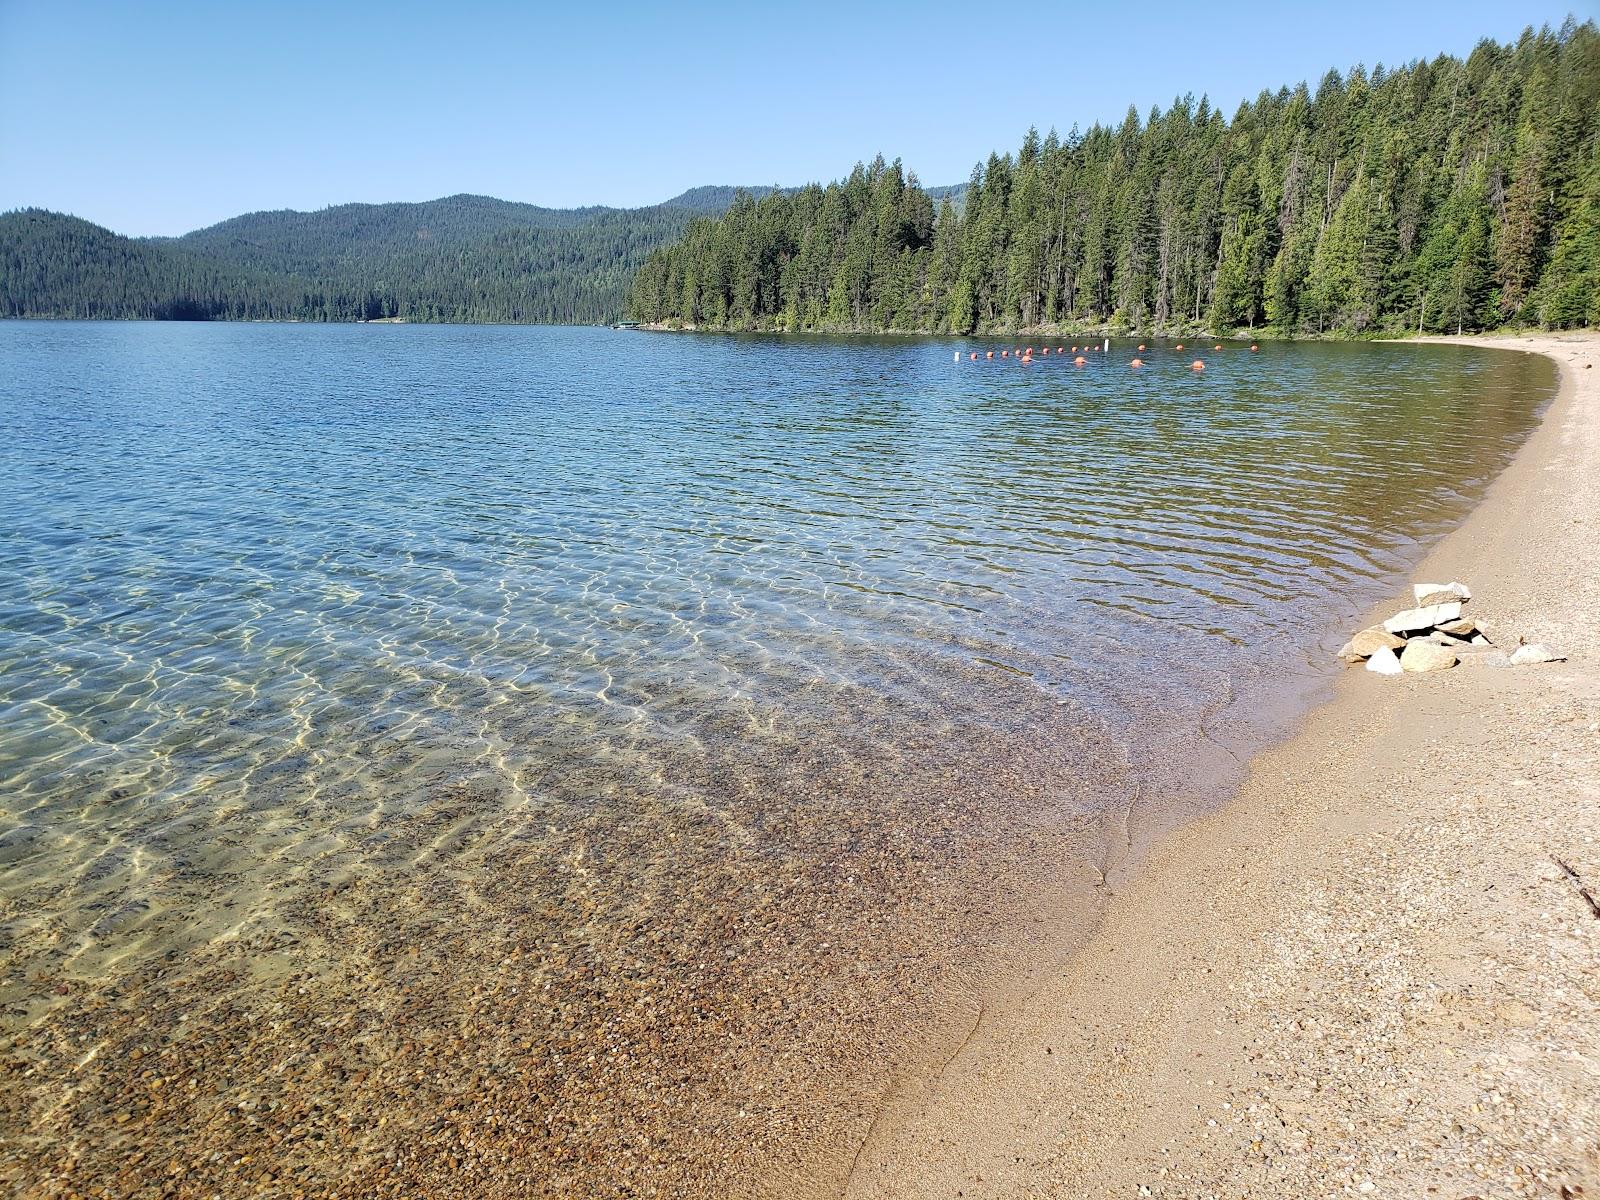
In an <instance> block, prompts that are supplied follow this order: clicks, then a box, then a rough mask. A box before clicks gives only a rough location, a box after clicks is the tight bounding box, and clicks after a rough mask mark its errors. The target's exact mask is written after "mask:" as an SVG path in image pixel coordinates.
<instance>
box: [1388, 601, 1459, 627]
mask: <svg viewBox="0 0 1600 1200" xmlns="http://www.w3.org/2000/svg"><path fill="white" fill-rule="evenodd" d="M1460 619H1461V604H1460V602H1459V601H1452V602H1451V603H1449V604H1429V605H1427V606H1426V607H1424V608H1408V609H1406V610H1405V611H1404V612H1397V613H1395V615H1394V616H1392V617H1390V618H1389V619H1388V620H1387V621H1385V622H1384V623H1383V627H1384V628H1385V629H1387V630H1388V631H1389V632H1390V633H1416V632H1419V631H1421V630H1424V629H1432V628H1433V627H1434V626H1435V625H1445V624H1448V623H1449V622H1451V621H1459V620H1460Z"/></svg>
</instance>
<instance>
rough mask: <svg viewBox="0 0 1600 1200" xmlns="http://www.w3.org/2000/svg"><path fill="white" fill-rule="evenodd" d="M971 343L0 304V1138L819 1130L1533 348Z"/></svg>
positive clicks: (1017, 927)
mask: <svg viewBox="0 0 1600 1200" xmlns="http://www.w3.org/2000/svg"><path fill="white" fill-rule="evenodd" d="M990 344H991V343H966V342H958V341H954V340H937V339H928V340H907V339H899V340H879V341H873V340H837V341H832V340H825V339H805V340H800V339H790V340H785V339H780V338H764V337H710V336H665V335H648V334H628V333H617V332H612V331H608V330H592V329H540V328H498V327H422V326H383V327H378V326H369V327H351V326H336V327H301V326H245V325H177V324H92V323H84V324H76V323H61V324H43V323H41V324H23V323H15V322H13V323H5V324H0V429H3V431H4V437H3V438H0V495H3V496H4V506H5V521H4V523H3V526H0V718H3V719H0V965H3V975H0V1025H3V1027H0V1034H3V1035H4V1042H3V1045H4V1047H5V1048H4V1049H3V1051H0V1053H3V1054H4V1056H5V1058H6V1059H7V1065H8V1066H9V1067H10V1068H11V1070H10V1072H9V1073H8V1074H7V1079H8V1080H9V1081H10V1082H8V1084H7V1087H6V1088H5V1089H4V1091H5V1095H4V1098H3V1099H0V1179H5V1180H8V1181H11V1182H13V1183H18V1184H20V1185H21V1189H22V1190H23V1191H27V1190H28V1188H29V1187H40V1188H43V1187H45V1186H47V1184H48V1183H49V1181H56V1183H57V1184H60V1185H63V1186H66V1185H70V1186H75V1187H80V1188H84V1187H88V1186H89V1185H91V1184H101V1185H107V1186H111V1187H112V1190H113V1191H114V1192H115V1193H116V1194H119V1195H136V1194H151V1195H155V1194H169V1193H176V1194H185V1193H189V1192H192V1193H193V1194H209V1193H210V1192H211V1191H214V1190H221V1191H223V1192H226V1193H230V1194H239V1193H240V1191H241V1189H247V1188H248V1190H251V1191H252V1192H253V1193H254V1194H261V1195H275V1194H283V1195H289V1194H292V1193H293V1191H294V1190H295V1189H296V1188H301V1187H304V1188H308V1189H309V1190H311V1191H313V1192H315V1191H317V1190H319V1189H326V1188H331V1187H334V1186H339V1187H342V1188H344V1189H346V1190H348V1191H352V1192H354V1193H356V1194H378V1193H380V1192H383V1191H384V1189H385V1188H389V1187H392V1188H394V1189H396V1190H398V1191H401V1192H405V1191H410V1192H415V1191H416V1190H417V1189H421V1190H422V1191H425V1192H432V1193H441V1192H444V1191H449V1192H450V1194H485V1195H489V1194H492V1195H552V1196H553V1195H577V1194H597V1195H648V1194H651V1190H652V1189H653V1188H659V1189H660V1191H661V1194H664V1195H673V1194H679V1195H692V1194H709V1193H716V1194H728V1193H739V1192H752V1191H760V1190H762V1188H763V1187H777V1186H778V1185H776V1184H772V1183H771V1182H770V1181H772V1180H774V1179H786V1180H787V1182H786V1183H785V1184H784V1185H783V1188H782V1189H780V1190H784V1189H790V1188H801V1187H803V1185H804V1184H805V1182H806V1181H815V1180H818V1179H821V1180H822V1181H823V1182H826V1180H827V1179H828V1178H831V1177H833V1176H836V1175H837V1173H838V1172H839V1171H841V1170H842V1169H843V1167H844V1166H847V1165H848V1160H849V1155H850V1153H851V1152H852V1151H853V1148H854V1144H855V1142H856V1141H858V1140H859V1138H860V1136H861V1135H862V1133H864V1131H865V1122H866V1121H867V1120H870V1116H871V1113H872V1111H873V1110H874V1108H875V1106H876V1105H877V1103H878V1102H879V1100H880V1099H881V1097H882V1095H883V1094H884V1089H885V1088H887V1087H890V1086H892V1085H893V1083H894V1081H895V1079H896V1078H897V1075H898V1073H900V1072H903V1071H906V1070H911V1069H913V1068H914V1065H915V1064H916V1063H917V1062H918V1061H920V1059H921V1058H922V1057H926V1056H928V1055H930V1054H934V1053H935V1052H936V1051H937V1049H938V1047H939V1046H940V1045H941V1044H942V1039H945V1038H947V1037H948V1035H949V1029H950V1028H951V1027H952V1026H953V1025H955V1024H960V1023H961V1022H962V1021H965V1022H966V1023H967V1024H970V1007H971V1006H972V1005H975V1004H977V1003H980V1002H981V1001H982V999H983V997H984V994H985V989H986V988H989V987H992V986H996V985H995V982H994V981H995V980H998V979H1001V978H1006V977H1011V978H1015V977H1016V976H1017V974H1018V972H1022V971H1025V970H1027V969H1028V968H1029V967H1030V966H1034V967H1037V965H1038V964H1039V963H1041V962H1048V961H1054V958H1053V957H1052V956H1055V957H1059V955H1060V954H1061V953H1064V952H1065V950H1066V949H1067V948H1069V947H1070V944H1071V942H1072V940H1073V938H1074V937H1076V936H1078V935H1079V934H1081V933H1082V931H1083V930H1084V929H1085V928H1086V927H1087V924H1088V922H1089V921H1090V920H1091V919H1092V916H1093V912H1094V907H1095V904H1096V896H1097V894H1098V887H1097V885H1099V884H1100V883H1101V882H1102V881H1103V879H1104V874H1105V873H1106V872H1111V873H1112V874H1113V875H1114V874H1115V872H1116V871H1117V870H1118V869H1119V868H1120V866H1121V865H1122V864H1124V863H1125V862H1126V861H1127V859H1128V858H1129V855H1130V852H1131V851H1132V852H1136V851H1137V848H1138V846H1139V845H1140V844H1141V843H1142V841H1143V840H1145V839H1147V838H1148V837H1149V836H1151V835H1153V834H1154V833H1156V832H1158V831H1159V830H1160V829H1163V828H1166V827H1169V826H1170V825H1171V824H1172V823H1173V822H1176V821H1178V820H1181V819H1183V818H1184V817H1186V816H1188V815H1191V814H1193V813H1195V812H1197V811H1200V810H1202V809H1204V808H1207V807H1210V806H1212V805H1214V804H1215V803H1216V802H1217V801H1218V800H1219V799H1220V798H1221V797H1222V796H1223V795H1225V794H1226V790H1227V789H1228V788H1229V787H1230V786H1232V784H1233V783H1234V782H1236V780H1237V777H1238V772H1239V770H1240V761H1241V759H1242V758H1243V757H1244V756H1246V755H1247V754H1248V753H1249V752H1250V751H1251V750H1253V749H1255V748H1257V747H1259V746H1260V745H1262V744H1263V743H1264V742H1265V741H1267V740H1270V739H1271V738H1272V737H1274V736H1277V735H1278V734H1280V733H1281V732H1283V731H1284V730H1285V729H1286V728H1287V726H1288V724H1289V723H1290V722H1292V720H1293V719H1294V718H1295V717H1296V716H1297V715H1298V714H1299V713H1300V712H1302V711H1303V710H1304V706H1305V704H1306V703H1307V702H1308V700H1309V698H1311V697H1312V696H1313V695H1314V694H1315V693H1316V691H1317V689H1318V688H1319V687H1321V686H1323V685H1324V684H1325V682H1326V681H1327V679H1328V678H1330V676H1331V674H1332V672H1333V670H1334V668H1335V664H1334V663H1333V662H1332V661H1331V657H1330V653H1329V652H1330V650H1331V649H1332V648H1333V647H1334V646H1336V645H1337V644H1338V642H1339V641H1340V640H1341V639H1342V636H1343V633H1344V632H1345V630H1346V626H1347V625H1348V622H1349V621H1350V620H1351V618H1352V617H1353V615H1354V614H1356V613H1357V612H1359V611H1360V610H1361V609H1363V608H1365V607H1366V606H1367V605H1368V604H1370V603H1371V602H1373V601H1374V600H1375V599H1376V598H1377V597H1378V596H1380V595H1382V594H1383V593H1384V591H1385V590H1386V589H1389V588H1391V587H1393V586H1394V584H1395V582H1396V579H1397V577H1398V576H1399V575H1401V574H1403V573H1404V572H1405V571H1406V569H1407V567H1408V566H1409V564H1410V563H1412V562H1414V561H1415V560H1416V559H1417V558H1418V557H1419V556H1420V553H1421V549H1422V547H1423V546H1424V545H1425V544H1426V542H1427V541H1428V540H1429V539H1431V538H1433V537H1435V536H1437V535H1438V534H1439V533H1440V532H1442V531H1443V530H1444V529H1446V528H1447V527H1448V526H1449V525H1450V524H1451V523H1453V522H1454V521H1456V520H1457V519H1458V518H1459V517H1460V516H1461V515H1462V514H1463V512H1464V511H1465V510H1466V508H1467V507H1468V506H1469V505H1470V503H1471V502H1472V500H1473V499H1474V498H1475V497H1476V496H1477V495H1478V494H1479V493H1480V492H1481V489H1482V487H1483V486H1484V483H1485V481H1486V480H1487V479H1489V478H1490V477H1492V475H1493V474H1494V473H1495V472H1496V471H1497V470H1498V469H1499V468H1500V467H1501V466H1502V465H1503V464H1504V463H1505V462H1506V461H1507V459H1508V458H1509V456H1510V454H1511V453H1512V452H1513V451H1514V449H1515V447H1516V446H1517V445H1518V444H1519V441H1520V439H1521V438H1522V437H1523V436H1524V435H1525V434H1526V432H1527V431H1528V430H1529V429H1530V428H1531V427H1532V424H1533V423H1534V421H1535V419H1536V414H1537V411H1538V409H1539V407H1540V405H1541V404H1542V403H1543V402H1544V401H1545V400H1547V399H1548V398H1549V396H1550V395H1551V394H1552V393H1553V389H1554V372H1553V368H1552V367H1551V366H1550V364H1548V363H1547V362H1546V361H1544V360H1543V359H1538V358H1535V357H1532V356H1525V355H1510V354H1497V353H1493V352H1484V351H1474V350H1468V349H1461V348H1454V347H1442V346H1388V345H1324V344H1316V345H1299V344H1294V345H1280V344H1274V343H1265V344H1263V345H1262V347H1261V351H1260V353H1258V354H1252V353H1250V352H1249V351H1248V350H1247V349H1246V348H1245V346H1244V345H1241V344H1233V343H1230V344H1229V345H1228V347H1227V348H1226V349H1224V350H1221V351H1212V350H1209V349H1207V350H1205V351H1203V352H1202V357H1204V358H1205V359H1206V361H1207V369H1206V370H1205V371H1204V372H1203V373H1196V372H1193V371H1191V370H1190V369H1189V367H1188V363H1189V361H1190V359H1191V358H1193V357H1194V352H1193V350H1192V348H1191V349H1189V350H1186V351H1184V352H1182V353H1178V352H1176V351H1175V350H1173V349H1172V348H1170V347H1169V346H1166V345H1162V344H1154V345H1152V346H1151V348H1150V350H1149V351H1147V352H1146V353H1145V354H1144V356H1143V357H1144V358H1145V359H1146V361H1147V363H1148V365H1147V366H1146V367H1145V368H1144V369H1142V370H1140V371H1133V370H1130V369H1129V367H1128V365H1127V363H1128V359H1129V358H1130V357H1131V355H1132V353H1133V347H1132V344H1131V343H1129V342H1124V341H1119V342H1117V343H1115V349H1114V350H1113V351H1112V352H1111V353H1110V354H1109V355H1106V354H1101V353H1099V352H1095V353H1092V354H1090V355H1089V356H1088V357H1089V359H1090V361H1089V363H1088V364H1087V365H1086V366H1084V367H1081V368H1079V367H1074V366H1073V365H1071V363H1070V362H1057V361H1055V360H1054V358H1053V356H1052V358H1051V359H1049V360H1041V361H1038V362H1035V363H1033V364H1032V365H1029V366H1022V365H1019V364H1016V363H1014V362H1012V361H1010V360H1006V361H1003V362H1002V361H999V360H996V361H995V362H992V363H991V362H987V361H979V362H977V363H972V362H968V361H962V362H960V363H956V362H953V361H952V356H953V352H954V351H955V350H956V349H962V350H970V349H973V348H977V349H980V350H982V349H987V348H988V347H989V345H990ZM1002 344H1003V345H1010V343H993V345H995V347H996V349H998V348H999V346H1000V345H1002ZM1067 344H1070V342H1068V343H1067ZM963 1013H964V1014H965V1015H964V1016H963V1015H962V1014H963ZM952 1014H954V1015H952ZM841 1164H843V1165H842V1166H841ZM830 1172H832V1173H833V1176H830V1174H829V1173H830Z"/></svg>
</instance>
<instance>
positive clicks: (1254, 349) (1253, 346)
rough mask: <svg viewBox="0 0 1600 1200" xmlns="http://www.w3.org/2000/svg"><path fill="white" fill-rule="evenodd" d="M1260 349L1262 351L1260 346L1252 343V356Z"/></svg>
mask: <svg viewBox="0 0 1600 1200" xmlns="http://www.w3.org/2000/svg"><path fill="white" fill-rule="evenodd" d="M1259 349H1261V347H1260V346H1258V345H1256V344H1255V343H1254V342H1251V343H1250V353H1251V354H1254V353H1255V352H1256V351H1257V350H1259Z"/></svg>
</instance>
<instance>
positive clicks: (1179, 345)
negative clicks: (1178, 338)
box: [1178, 342, 1183, 350]
mask: <svg viewBox="0 0 1600 1200" xmlns="http://www.w3.org/2000/svg"><path fill="white" fill-rule="evenodd" d="M1178 349H1179V350H1182V349H1183V343H1182V342H1179V343H1178Z"/></svg>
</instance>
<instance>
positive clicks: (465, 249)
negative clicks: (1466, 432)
mask: <svg viewBox="0 0 1600 1200" xmlns="http://www.w3.org/2000/svg"><path fill="white" fill-rule="evenodd" d="M625 315H626V316H628V317H630V318H632V319H634V320H636V321H638V322H640V323H643V324H645V325H649V326H653V327H664V328H699V329H725V330H739V329H749V330H787V331H796V332H800V331H838V332H858V333H859V332H924V333H958V334H965V333H1021V332H1028V331H1034V330H1037V331H1041V332H1046V333H1050V334H1055V333H1057V332H1060V333H1063V334H1069V335H1070V334H1072V333H1085V332H1100V333H1123V332H1129V333H1132V332H1138V333H1142V334H1151V335H1155V334H1161V333H1173V334H1178V335H1185V334H1190V333H1193V332H1195V331H1197V330H1205V331H1208V332H1214V333H1217V334H1223V333H1226V332H1228V331H1230V330H1238V329H1248V330H1250V331H1251V332H1252V336H1388V335H1393V334H1396V333H1400V332H1419V331H1421V332H1428V331H1442V332H1450V333H1454V332H1458V331H1460V330H1478V329H1489V328H1499V327H1506V326H1530V325H1534V326H1541V327H1544V328H1570V327H1574V326H1580V325H1589V324H1595V323H1600V33H1597V30H1596V26H1595V23H1594V22H1593V21H1585V22H1583V23H1582V24H1579V23H1577V22H1576V21H1574V20H1572V19H1569V20H1568V21H1567V22H1566V24H1564V25H1563V26H1562V27H1561V28H1560V29H1559V30H1555V31H1552V30H1549V29H1541V30H1538V31H1534V30H1531V29H1530V30H1528V31H1526V32H1525V33H1524V34H1523V35H1522V36H1521V37H1520V38H1519V39H1518V40H1517V41H1516V42H1514V43H1510V44H1500V43H1497V42H1494V41H1487V40H1486V41H1483V42H1481V43H1480V44H1479V45H1478V46H1477V48H1476V49H1474V50H1473V51H1472V53H1471V54H1470V55H1468V56H1467V57H1466V58H1465V59H1461V58H1455V57H1451V56H1448V55H1440V56H1439V57H1437V58H1434V59H1431V60H1428V61H1417V62H1413V63H1411V64H1409V65H1407V66H1404V67H1402V68H1400V69H1398V70H1386V69H1384V68H1383V67H1382V66H1379V67H1376V68H1374V69H1373V70H1372V71H1370V72H1369V71H1366V70H1364V69H1362V68H1356V69H1354V70H1352V71H1350V72H1349V73H1348V74H1343V75H1342V74H1340V73H1339V72H1336V71H1330V72H1328V74H1327V75H1325V76H1324V77H1323V78H1322V80H1321V81H1320V82H1319V83H1318V84H1317V86H1316V87H1315V89H1312V88H1310V87H1308V86H1306V85H1305V84H1301V85H1300V86H1298V87H1294V88H1289V87H1284V88H1280V89H1279V90H1277V91H1276V92H1272V91H1264V92H1262V93H1261V94H1260V96H1258V97H1257V98H1256V99H1255V100H1253V101H1249V102H1246V103H1244V104H1241V105H1240V106H1239V108H1238V110H1237V112H1235V114H1234V115H1233V117H1232V118H1231V119H1229V118H1227V117H1225V116H1224V115H1223V114H1222V113H1221V112H1219V111H1218V110H1216V109H1215V108H1213V107H1212V106H1211V104H1210V103H1209V102H1208V101H1206V100H1204V99H1201V100H1199V101H1198V102H1197V101H1195V100H1194V99H1193V98H1192V97H1187V96H1185V97H1182V98H1180V99H1178V100H1176V101H1175V102H1174V103H1173V104H1172V105H1171V106H1170V107H1168V108H1167V109H1166V110H1164V111H1161V110H1154V111H1152V112H1151V113H1150V114H1149V115H1148V116H1147V117H1144V118H1141V117H1140V116H1139V115H1138V113H1137V112H1135V111H1133V110H1132V109H1130V110H1129V112H1128V115H1127V118H1126V119H1125V120H1124V121H1123V122H1122V123H1121V124H1120V125H1118V126H1116V127H1114V128H1112V127H1108V126H1102V125H1095V126H1093V127H1092V128H1090V129H1089V131H1088V132H1087V133H1081V132H1079V131H1078V129H1077V128H1076V127H1074V128H1073V130H1072V131H1071V132H1070V133H1068V135H1067V136H1066V137H1064V138H1062V137H1058V136H1057V135H1056V134H1055V133H1054V132H1053V131H1052V132H1051V133H1050V134H1049V135H1047V136H1045V137H1042V138H1041V137H1040V136H1039V135H1038V134H1037V132H1036V131H1030V132H1029V134H1028V136H1027V137H1026V139H1025V140H1024V141H1023V143H1022V146H1021V148H1020V149H1019V150H1018V151H1017V153H1015V154H1005V155H998V154H995V155H991V156H990V157H989V159H988V160H987V161H986V162H984V163H982V164H980V165H979V166H978V167H977V168H975V169H974V171H973V172H972V176H971V179H970V181H969V182H968V183H966V184H963V185H960V186H957V187H953V188H931V189H930V188H924V187H922V186H921V185H920V184H919V183H918V181H917V180H916V178H915V176H913V175H910V174H908V173H907V172H906V171H905V169H904V168H903V167H902V166H901V164H900V162H899V161H898V160H896V161H895V162H893V163H886V162H885V161H884V160H883V158H882V157H881V156H880V157H879V158H877V159H876V160H874V161H873V162H872V163H871V164H870V165H857V167H856V168H855V169H854V170H853V171H852V172H851V173H850V174H849V176H848V177H846V178H845V179H843V180H840V181H836V182H834V183H831V184H829V185H827V186H826V187H824V186H820V185H816V184H813V185H808V186H806V187H802V188H792V189H778V188H773V189H759V190H758V191H757V192H750V191H745V190H736V189H732V188H697V189H692V190H691V191H689V192H686V193H684V194H683V195H681V196H678V197H674V198H673V199H672V200H669V201H666V202H664V203H662V204H659V205H653V206H650V207H648V208H639V209H612V208H588V209H571V210H557V209H543V208H538V207H537V206H534V205H527V204H515V203H511V202H507V201H502V200H495V199H493V198H490V197H484V196H451V197H446V198H444V199H441V200H434V201H428V202H425V203H421V204H384V205H368V204H352V205H341V206H338V207H335V208H330V209H324V210H322V211H320V212H315V213H295V212H276V213H274V212H267V213H251V214H247V215H245V216H242V217H237V218H234V219H233V220H230V221H225V222H222V223H221V224H219V225H215V226H212V227H209V228H207V229H203V230H197V231H195V232H193V233H190V234H186V235H184V236H183V237H179V238H128V237H122V236H119V235H117V234H115V233H113V232H111V231H110V230H107V229H104V228H101V227H100V226H97V225H93V224H91V223H90V222H88V221H83V220H80V219H78V218H76V217H70V216H66V215H63V214H59V213H51V212H45V211H42V210H38V209H24V210H19V211H15V212H11V213H5V214H0V317H75V318H97V319H107V318H110V319H117V318H128V319H157V320H160V319H168V320H271V321H374V320H384V321H395V320H400V321H424V322H465V323H474V322H495V323H501V322H508V323H516V322H523V323H537V324H595V323H609V322H612V321H615V320H617V319H619V318H620V317H623V316H625Z"/></svg>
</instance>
